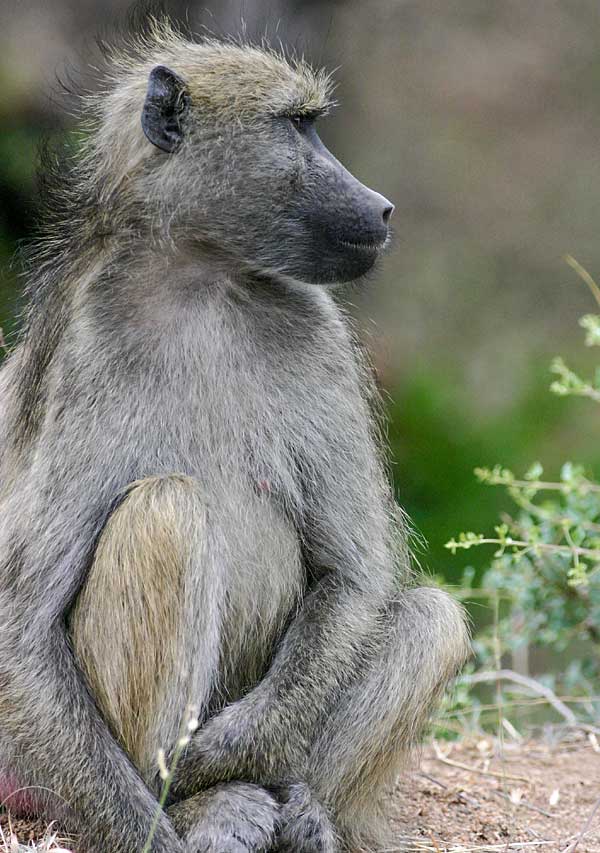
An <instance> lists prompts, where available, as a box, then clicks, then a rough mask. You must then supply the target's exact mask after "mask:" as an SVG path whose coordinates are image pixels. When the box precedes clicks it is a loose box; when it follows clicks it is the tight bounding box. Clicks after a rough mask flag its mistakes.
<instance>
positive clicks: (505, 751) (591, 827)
mask: <svg viewBox="0 0 600 853" xmlns="http://www.w3.org/2000/svg"><path fill="white" fill-rule="evenodd" d="M457 765H460V766H457ZM390 815H391V820H392V827H393V830H394V838H395V844H394V846H393V847H392V848H391V849H390V850H389V851H386V853H396V852H397V853H400V851H407V853H417V851H431V853H449V851H453V853H461V851H474V852H475V851H477V853H495V851H498V853H502V851H507V853H508V851H523V853H525V851H526V853H537V851H540V853H546V851H557V853H567V850H568V853H574V851H577V853H600V746H599V745H598V741H597V740H595V739H594V738H593V737H592V738H591V739H590V738H589V737H587V736H586V735H583V734H580V735H577V736H574V737H572V738H570V739H569V740H567V741H565V740H563V741H561V742H555V743H542V742H540V741H528V742H518V743H517V742H515V741H511V742H510V743H505V744H503V745H502V746H500V745H499V743H498V742H497V741H494V740H492V739H491V738H490V739H487V738H482V739H480V740H473V741H469V740H463V741H461V742H459V743H453V744H447V743H443V744H439V745H436V744H435V743H434V744H431V745H428V746H426V747H425V748H424V749H423V752H422V755H421V760H420V763H419V766H418V767H416V768H415V769H414V770H413V771H412V772H411V773H409V774H407V775H406V776H405V777H404V778H403V779H402V781H401V782H399V783H398V785H397V787H396V789H395V790H394V792H393V794H392V796H391V798H390ZM8 825H9V818H8V816H7V815H0V828H2V830H3V831H4V834H5V836H6V838H7V841H8V839H9V833H8ZM11 825H12V830H13V833H14V834H15V835H16V836H17V837H18V839H19V842H20V843H21V844H29V843H30V842H35V841H39V840H40V839H41V838H43V837H44V834H45V832H46V826H45V824H43V823H42V822H40V821H24V820H14V819H13V820H12V822H11ZM59 837H60V833H59ZM0 838H1V836H0ZM574 845H575V846H574ZM64 846H65V847H67V846H68V845H67V844H65V845H64ZM2 849H3V848H2V844H1V843H0V851H2ZM5 849H7V850H10V851H11V853H12V850H15V851H16V850H18V849H19V848H17V847H16V846H15V847H13V848H12V849H11V847H10V846H9V845H7V846H6V848H5ZM21 849H23V848H21ZM46 849H49V850H51V849H52V847H51V846H50V847H48V848H46V847H41V848H39V850H46Z"/></svg>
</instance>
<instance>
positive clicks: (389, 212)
mask: <svg viewBox="0 0 600 853" xmlns="http://www.w3.org/2000/svg"><path fill="white" fill-rule="evenodd" d="M393 212H394V205H393V204H390V205H388V207H386V208H385V210H384V211H383V214H382V216H383V221H384V223H385V225H388V224H389V221H390V219H391V218H392V213H393Z"/></svg>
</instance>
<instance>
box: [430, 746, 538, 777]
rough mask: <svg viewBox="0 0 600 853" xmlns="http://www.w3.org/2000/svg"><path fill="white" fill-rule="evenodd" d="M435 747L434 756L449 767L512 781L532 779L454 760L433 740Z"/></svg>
mask: <svg viewBox="0 0 600 853" xmlns="http://www.w3.org/2000/svg"><path fill="white" fill-rule="evenodd" d="M433 748H434V749H435V756H434V757H435V758H436V759H437V760H438V761H441V762H442V764H447V765H448V766H449V767H457V768H458V769H459V770H466V771H467V772H468V773H479V774H480V775H481V776H494V777H495V778H496V779H510V780H511V782H526V783H527V782H529V781H531V780H530V779H526V778H525V776H514V775H513V774H511V773H501V772H499V771H497V770H482V769H481V768H479V767H472V766H471V765H469V764H463V763H462V761H453V760H452V759H451V758H446V756H445V755H444V754H443V753H442V751H441V750H440V748H439V747H438V746H437V744H436V742H435V741H433Z"/></svg>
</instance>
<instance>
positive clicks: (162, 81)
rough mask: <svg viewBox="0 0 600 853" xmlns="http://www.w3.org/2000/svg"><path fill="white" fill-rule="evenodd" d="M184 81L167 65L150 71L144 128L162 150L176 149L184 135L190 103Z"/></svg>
mask: <svg viewBox="0 0 600 853" xmlns="http://www.w3.org/2000/svg"><path fill="white" fill-rule="evenodd" d="M189 102H190V96H189V95H188V93H187V91H186V87H185V83H184V81H183V80H182V79H181V77H179V75H178V74H175V72H174V71H171V69H170V68H166V67H165V66H164V65H157V66H156V68H153V69H152V71H151V72H150V77H149V79H148V91H147V93H146V100H145V102H144V108H143V110H142V130H143V131H144V133H145V134H146V137H147V138H148V139H149V140H150V142H151V143H152V144H153V145H156V147H157V148H160V149H161V150H162V151H168V152H169V153H171V152H172V151H176V150H177V148H178V147H179V145H180V144H181V140H182V139H183V129H182V120H183V117H184V115H185V112H186V110H187V108H188V106H189Z"/></svg>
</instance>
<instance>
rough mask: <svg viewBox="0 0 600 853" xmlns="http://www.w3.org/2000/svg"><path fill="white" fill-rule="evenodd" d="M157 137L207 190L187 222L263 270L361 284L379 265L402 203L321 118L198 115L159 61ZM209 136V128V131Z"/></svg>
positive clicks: (154, 84) (188, 181) (150, 123)
mask: <svg viewBox="0 0 600 853" xmlns="http://www.w3.org/2000/svg"><path fill="white" fill-rule="evenodd" d="M142 127H143V129H144V133H145V134H146V136H147V138H148V139H149V140H150V141H151V142H152V143H153V144H154V145H155V146H156V147H157V148H159V149H161V150H162V151H164V152H167V153H168V154H169V155H171V156H174V157H176V158H177V159H178V160H179V161H180V163H181V168H182V174H184V175H185V180H182V184H184V186H185V187H186V192H188V188H189V187H198V190H197V192H198V198H199V202H198V205H197V206H196V205H193V204H189V203H187V204H186V206H185V208H184V212H185V213H184V215H185V218H183V217H182V219H181V220H180V221H181V223H182V224H183V226H184V227H185V229H186V230H187V231H188V233H189V232H191V233H196V234H197V235H198V241H199V242H202V244H203V245H209V246H210V245H213V246H216V247H218V249H219V252H220V253H221V254H231V255H232V256H233V257H234V258H235V262H236V264H239V263H243V264H245V265H247V266H250V267H251V268H254V269H255V270H256V271H258V272H263V273H264V272H266V273H269V272H270V273H275V274H283V275H286V276H289V277H291V278H294V279H297V280H299V281H304V282H308V283H311V284H336V283H341V282H347V281H352V280H354V279H357V278H360V277H361V276H363V275H364V274H365V273H367V272H368V271H369V270H370V269H371V267H372V266H373V264H374V263H375V261H376V259H377V257H378V255H379V253H380V251H381V249H382V248H383V247H384V245H385V243H386V241H387V238H388V234H389V228H388V226H389V220H390V217H391V215H392V213H393V210H394V206H393V204H392V203H391V202H389V201H388V200H387V199H386V198H385V197H384V196H382V195H380V194H379V193H377V192H375V191H374V190H371V189H369V188H368V187H366V186H364V184H361V183H360V181H358V180H357V179H356V178H355V177H354V176H353V175H351V174H350V172H349V171H348V170H347V169H345V168H344V166H342V164H341V163H340V162H339V161H338V160H336V158H335V157H334V156H333V154H331V152H330V151H328V149H327V148H326V147H325V146H324V145H323V143H322V142H321V140H320V138H319V136H318V134H317V131H316V128H315V117H311V116H310V115H309V116H307V115H300V114H297V115H295V114H294V113H293V112H292V113H291V114H290V115H279V116H263V117H260V116H257V119H256V121H255V122H253V123H251V124H250V125H248V126H243V127H242V126H241V125H240V124H239V123H235V124H232V125H229V126H228V125H224V126H219V128H218V131H217V132H215V129H214V124H212V123H211V122H210V121H207V119H206V117H204V118H202V117H200V116H196V115H195V114H194V109H193V107H190V104H189V99H188V97H187V95H186V91H185V83H184V82H183V81H182V80H181V78H179V77H178V76H177V75H175V74H174V72H172V71H170V70H169V69H166V68H164V67H160V66H159V67H157V68H156V69H154V71H153V72H152V73H151V76H150V84H149V89H148V97H147V100H146V104H145V106H144V112H143V114H142ZM207 134H208V135H209V136H208V138H207Z"/></svg>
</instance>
